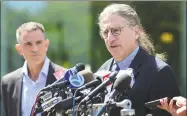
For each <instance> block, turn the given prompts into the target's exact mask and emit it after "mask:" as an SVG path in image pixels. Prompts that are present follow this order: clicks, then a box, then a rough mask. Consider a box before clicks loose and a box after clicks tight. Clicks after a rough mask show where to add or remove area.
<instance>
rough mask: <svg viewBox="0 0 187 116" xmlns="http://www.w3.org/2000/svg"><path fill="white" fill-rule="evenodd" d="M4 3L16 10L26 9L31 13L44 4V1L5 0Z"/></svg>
mask: <svg viewBox="0 0 187 116" xmlns="http://www.w3.org/2000/svg"><path fill="white" fill-rule="evenodd" d="M4 3H5V4H7V5H8V6H10V7H12V8H14V9H16V10H22V9H28V10H29V11H30V12H31V13H35V12H37V11H38V10H39V9H40V8H42V7H44V6H45V1H6V2H4Z"/></svg>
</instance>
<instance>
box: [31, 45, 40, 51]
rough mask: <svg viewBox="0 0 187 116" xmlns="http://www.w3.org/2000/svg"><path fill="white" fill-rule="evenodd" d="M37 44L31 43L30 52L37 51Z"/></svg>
mask: <svg viewBox="0 0 187 116" xmlns="http://www.w3.org/2000/svg"><path fill="white" fill-rule="evenodd" d="M38 50H39V49H38V46H37V45H36V44H33V46H32V52H38Z"/></svg>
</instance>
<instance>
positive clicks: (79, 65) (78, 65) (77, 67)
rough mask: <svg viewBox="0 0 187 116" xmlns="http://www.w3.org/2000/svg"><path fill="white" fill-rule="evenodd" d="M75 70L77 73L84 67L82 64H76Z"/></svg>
mask: <svg viewBox="0 0 187 116" xmlns="http://www.w3.org/2000/svg"><path fill="white" fill-rule="evenodd" d="M76 69H77V71H78V72H79V71H82V70H84V69H85V65H84V64H83V63H78V64H76Z"/></svg>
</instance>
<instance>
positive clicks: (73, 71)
mask: <svg viewBox="0 0 187 116" xmlns="http://www.w3.org/2000/svg"><path fill="white" fill-rule="evenodd" d="M84 69H85V65H84V64H82V63H78V64H76V65H75V66H74V67H73V68H70V69H68V70H67V71H66V73H65V75H64V77H63V78H60V79H58V80H56V81H55V82H54V83H52V84H51V85H48V86H47V87H45V88H43V89H42V90H41V91H48V90H51V89H53V88H63V87H64V86H65V85H68V84H71V83H70V81H69V78H70V77H71V76H75V75H76V74H77V73H78V72H79V71H82V70H84Z"/></svg>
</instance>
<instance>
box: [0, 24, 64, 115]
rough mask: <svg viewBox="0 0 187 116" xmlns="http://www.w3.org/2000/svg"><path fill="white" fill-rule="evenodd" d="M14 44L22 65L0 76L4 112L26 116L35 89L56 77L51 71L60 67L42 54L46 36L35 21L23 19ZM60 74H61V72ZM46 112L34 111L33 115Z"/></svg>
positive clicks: (36, 92) (28, 112)
mask: <svg viewBox="0 0 187 116" xmlns="http://www.w3.org/2000/svg"><path fill="white" fill-rule="evenodd" d="M16 37H17V42H18V44H16V46H15V48H16V50H17V52H18V53H19V54H20V55H22V56H23V58H24V59H25V63H24V65H23V67H21V68H19V69H17V70H15V71H13V72H11V73H9V74H7V75H5V76H3V78H2V82H1V91H2V98H3V104H4V110H5V115H6V116H29V115H30V113H31V109H32V106H33V105H34V101H35V98H36V96H37V94H38V92H39V91H40V90H41V89H42V88H44V87H45V86H47V85H48V84H51V83H53V82H54V81H56V79H57V78H56V77H55V76H54V72H56V71H59V70H62V71H66V69H64V68H63V67H61V66H58V65H57V64H54V63H52V62H51V61H50V59H49V58H48V57H47V56H46V54H47V50H48V46H49V40H48V39H46V38H45V29H44V27H43V25H42V24H40V23H37V22H27V23H24V24H23V25H21V26H20V27H19V28H18V29H17V32H16ZM62 75H63V74H62ZM41 115H42V116H45V115H46V114H38V115H37V116H41Z"/></svg>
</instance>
